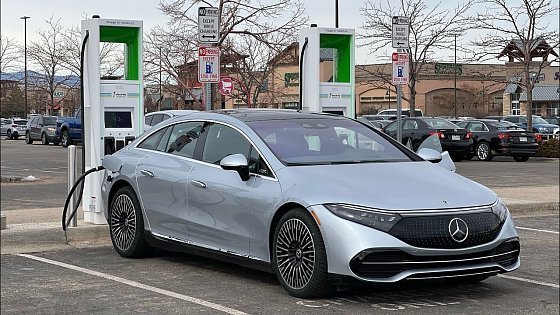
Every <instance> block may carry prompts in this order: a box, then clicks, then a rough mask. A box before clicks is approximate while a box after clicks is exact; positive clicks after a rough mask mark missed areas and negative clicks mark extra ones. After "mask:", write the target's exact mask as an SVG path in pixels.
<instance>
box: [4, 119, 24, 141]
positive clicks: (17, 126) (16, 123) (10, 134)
mask: <svg viewBox="0 0 560 315" xmlns="http://www.w3.org/2000/svg"><path fill="white" fill-rule="evenodd" d="M26 125H27V120H25V119H21V118H4V119H3V120H2V125H1V126H0V134H1V135H2V136H6V139H14V140H17V138H19V136H23V135H25V130H27V127H26Z"/></svg>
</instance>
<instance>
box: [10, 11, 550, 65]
mask: <svg viewBox="0 0 560 315" xmlns="http://www.w3.org/2000/svg"><path fill="white" fill-rule="evenodd" d="M510 1H513V0H510ZM302 2H303V3H304V5H305V6H306V13H307V15H308V16H309V18H310V23H317V24H318V25H319V26H322V27H334V3H335V1H334V0H302ZM364 2H365V1H364V0H339V27H344V28H355V29H356V31H357V32H358V31H359V29H358V28H359V27H360V26H361V25H362V23H363V17H362V16H361V15H360V7H361V6H363V3H364ZM426 2H428V3H433V4H437V3H439V2H440V1H437V0H426ZM552 2H553V3H554V2H557V0H553V1H552ZM158 3H159V0H83V1H79V0H0V9H1V21H0V32H1V33H2V35H3V36H6V37H15V38H16V40H17V41H18V42H20V43H22V42H23V36H24V31H23V20H21V19H20V17H21V16H24V15H26V16H30V17H31V18H30V19H28V20H27V38H28V42H29V41H31V40H33V39H36V38H37V35H36V32H37V30H39V29H41V28H43V29H44V28H45V27H46V23H45V20H47V19H49V18H50V16H51V15H54V17H55V18H60V19H61V22H62V24H63V25H64V26H65V27H71V26H74V25H80V21H81V20H82V19H84V16H86V15H87V16H88V17H91V16H92V15H93V14H98V15H100V16H101V17H102V18H113V19H128V20H143V22H144V31H147V30H149V29H151V28H152V27H154V26H155V25H163V24H165V22H166V20H167V19H166V17H165V16H164V15H162V14H161V13H160V11H159V10H158V9H157V5H158ZM442 3H443V5H442V6H452V5H455V4H456V3H457V2H456V1H449V0H445V1H442ZM558 23H559V17H558V16H556V17H552V18H551V26H552V27H556V28H558ZM461 41H464V42H468V39H458V42H459V45H460V44H461ZM389 50H390V49H389ZM438 57H439V58H441V59H449V58H450V54H449V53H447V54H444V55H442V56H438ZM458 58H459V60H460V59H461V56H458ZM385 61H387V60H386V59H384V60H382V62H385ZM447 61H451V60H447ZM376 62H380V59H379V56H372V55H370V54H368V52H367V50H366V49H365V48H358V49H357V51H356V63H358V64H364V63H376Z"/></svg>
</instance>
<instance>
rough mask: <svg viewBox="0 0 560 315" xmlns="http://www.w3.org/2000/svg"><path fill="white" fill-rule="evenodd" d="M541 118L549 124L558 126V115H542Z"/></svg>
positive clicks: (559, 124)
mask: <svg viewBox="0 0 560 315" xmlns="http://www.w3.org/2000/svg"><path fill="white" fill-rule="evenodd" d="M543 119H544V120H546V122H548V123H549V124H553V125H556V126H560V117H558V116H546V117H543Z"/></svg>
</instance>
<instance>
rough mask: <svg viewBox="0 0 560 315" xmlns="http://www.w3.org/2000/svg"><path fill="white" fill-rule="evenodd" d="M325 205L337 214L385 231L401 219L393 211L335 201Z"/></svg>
mask: <svg viewBox="0 0 560 315" xmlns="http://www.w3.org/2000/svg"><path fill="white" fill-rule="evenodd" d="M324 206H325V207H326V208H327V209H328V210H329V211H330V212H332V213H334V214H335V215H336V216H339V217H341V218H343V219H346V220H349V221H352V222H356V223H359V224H363V225H365V226H368V227H372V228H374V229H378V230H381V231H384V232H389V230H390V229H391V228H392V227H393V226H394V225H395V224H396V223H397V222H399V220H400V219H401V216H400V215H398V214H397V213H395V212H391V211H381V210H375V209H368V208H363V207H359V206H352V205H345V204H334V203H329V204H325V205H324Z"/></svg>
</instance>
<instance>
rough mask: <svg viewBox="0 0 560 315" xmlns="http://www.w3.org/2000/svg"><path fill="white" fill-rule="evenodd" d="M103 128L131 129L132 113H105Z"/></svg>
mask: <svg viewBox="0 0 560 315" xmlns="http://www.w3.org/2000/svg"><path fill="white" fill-rule="evenodd" d="M105 128H132V113H131V112H105Z"/></svg>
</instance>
